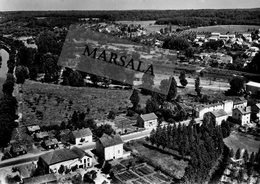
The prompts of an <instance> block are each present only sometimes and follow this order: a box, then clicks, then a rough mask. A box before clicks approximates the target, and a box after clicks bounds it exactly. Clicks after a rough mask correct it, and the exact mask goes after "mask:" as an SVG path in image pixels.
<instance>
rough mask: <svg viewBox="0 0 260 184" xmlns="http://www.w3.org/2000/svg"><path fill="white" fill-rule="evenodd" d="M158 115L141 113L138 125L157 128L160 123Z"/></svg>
mask: <svg viewBox="0 0 260 184" xmlns="http://www.w3.org/2000/svg"><path fill="white" fill-rule="evenodd" d="M157 119H158V117H157V116H156V115H155V114H154V113H149V114H141V115H140V116H138V118H137V125H138V126H139V127H142V128H156V127H157V125H158V120H157Z"/></svg>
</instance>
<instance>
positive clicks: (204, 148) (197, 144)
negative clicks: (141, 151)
mask: <svg viewBox="0 0 260 184" xmlns="http://www.w3.org/2000/svg"><path fill="white" fill-rule="evenodd" d="M194 123H195V122H194V120H192V121H191V122H190V124H189V125H188V126H184V125H180V124H179V125H178V127H176V125H175V124H174V125H168V126H164V127H161V126H160V125H159V126H158V127H157V129H156V130H152V132H151V135H150V142H151V143H152V144H155V145H156V146H158V147H162V148H163V149H164V148H169V149H174V150H177V151H178V152H179V153H180V155H182V156H185V155H186V156H187V155H188V156H190V157H191V159H190V164H189V166H188V168H187V170H186V174H185V180H186V181H187V182H192V183H202V182H204V181H205V180H206V179H207V177H208V174H209V171H210V169H211V168H212V166H213V165H214V164H215V162H216V161H217V159H218V158H219V157H220V155H221V154H222V151H223V148H224V143H223V137H222V131H221V128H220V127H219V126H215V123H214V122H213V121H212V120H211V119H205V120H204V121H203V124H202V125H201V126H196V125H194Z"/></svg>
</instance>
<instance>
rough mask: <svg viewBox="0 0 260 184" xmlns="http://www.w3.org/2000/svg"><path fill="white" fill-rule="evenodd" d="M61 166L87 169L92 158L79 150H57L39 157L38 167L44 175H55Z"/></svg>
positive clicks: (74, 148) (90, 164)
mask: <svg viewBox="0 0 260 184" xmlns="http://www.w3.org/2000/svg"><path fill="white" fill-rule="evenodd" d="M61 165H63V166H64V167H65V168H68V169H71V168H72V167H78V168H87V167H90V166H92V157H91V156H90V155H89V154H87V153H86V152H85V151H83V150H82V149H80V148H77V147H73V148H72V149H59V150H54V151H52V152H49V153H46V154H44V155H42V156H40V157H39V160H38V167H40V168H42V169H43V170H44V171H45V173H57V172H58V170H59V168H60V167H61Z"/></svg>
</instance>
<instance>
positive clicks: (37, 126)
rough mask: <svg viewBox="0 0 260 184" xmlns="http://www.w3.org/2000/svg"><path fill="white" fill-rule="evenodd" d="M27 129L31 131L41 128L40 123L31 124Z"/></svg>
mask: <svg viewBox="0 0 260 184" xmlns="http://www.w3.org/2000/svg"><path fill="white" fill-rule="evenodd" d="M27 129H28V131H29V132H35V131H37V130H40V129H41V128H40V126H39V125H31V126H27Z"/></svg>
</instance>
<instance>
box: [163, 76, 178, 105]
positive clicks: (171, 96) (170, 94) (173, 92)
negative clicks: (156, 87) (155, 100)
mask: <svg viewBox="0 0 260 184" xmlns="http://www.w3.org/2000/svg"><path fill="white" fill-rule="evenodd" d="M170 81H171V84H170V88H169V91H168V94H167V97H166V99H167V101H172V100H174V99H175V97H176V95H177V82H176V80H175V79H174V77H171V79H170Z"/></svg>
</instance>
